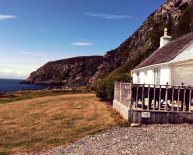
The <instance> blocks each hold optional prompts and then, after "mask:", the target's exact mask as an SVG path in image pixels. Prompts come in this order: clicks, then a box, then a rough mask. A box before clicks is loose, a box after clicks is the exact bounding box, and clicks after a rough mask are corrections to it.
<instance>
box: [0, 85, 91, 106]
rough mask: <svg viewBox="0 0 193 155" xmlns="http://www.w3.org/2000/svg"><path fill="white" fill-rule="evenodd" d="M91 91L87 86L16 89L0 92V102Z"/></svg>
mask: <svg viewBox="0 0 193 155" xmlns="http://www.w3.org/2000/svg"><path fill="white" fill-rule="evenodd" d="M89 92H92V91H91V90H90V89H89V88H87V87H80V88H72V89H66V90H60V89H58V90H57V89H56V90H37V91H33V90H28V91H18V92H12V93H5V94H0V104H4V103H9V102H14V101H19V100H26V99H33V98H37V97H44V96H56V95H64V94H76V93H79V94H80V93H83V94H84V93H89Z"/></svg>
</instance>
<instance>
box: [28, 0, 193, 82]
mask: <svg viewBox="0 0 193 155" xmlns="http://www.w3.org/2000/svg"><path fill="white" fill-rule="evenodd" d="M192 5H193V1H192V0H166V1H165V3H164V4H163V5H161V6H160V8H158V10H156V11H155V12H154V13H152V14H151V15H150V16H149V17H148V18H147V19H146V20H145V21H144V23H143V24H142V25H141V26H140V28H139V29H138V30H136V32H135V33H134V34H133V35H132V36H131V37H129V38H128V39H127V40H125V41H124V42H123V43H122V44H121V45H120V46H119V47H118V48H116V49H114V50H111V51H109V52H107V53H106V54H105V55H104V56H103V57H100V56H99V57H79V58H71V59H65V60H60V61H55V62H50V63H48V64H46V65H44V66H43V67H41V68H40V69H38V70H37V71H36V72H34V73H32V74H31V75H30V77H29V78H28V79H27V80H26V81H27V82H30V83H47V84H50V83H63V84H65V85H68V86H82V85H90V84H93V83H94V82H96V80H97V79H99V78H104V77H109V76H116V75H120V74H123V73H124V72H128V73H129V72H130V70H131V69H132V68H134V67H135V66H136V65H138V64H139V63H140V62H141V61H142V60H144V59H145V58H147V57H148V56H149V55H150V54H151V53H152V52H154V51H155V50H156V49H157V48H158V47H159V41H160V37H161V36H162V35H163V29H164V27H167V28H168V29H169V34H170V35H172V37H173V38H177V37H179V36H182V35H183V34H186V33H189V32H191V31H193V7H192Z"/></svg>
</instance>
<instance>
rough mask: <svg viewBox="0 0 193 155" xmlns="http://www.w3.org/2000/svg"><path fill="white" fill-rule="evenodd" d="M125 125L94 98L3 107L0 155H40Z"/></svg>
mask: <svg viewBox="0 0 193 155" xmlns="http://www.w3.org/2000/svg"><path fill="white" fill-rule="evenodd" d="M125 124H126V121H125V120H124V119H123V118H122V117H121V116H120V115H119V114H117V112H115V111H114V110H112V108H111V107H110V106H109V105H108V104H106V103H105V102H101V101H100V100H99V99H98V98H97V97H96V95H95V94H68V95H59V96H46V97H40V98H34V99H28V100H20V101H16V102H12V103H9V104H1V105H0V126H1V128H0V139H1V141H0V154H5V155H6V154H20V153H23V152H33V151H37V152H39V151H40V152H41V151H43V150H45V149H48V148H52V147H55V146H60V145H64V144H68V143H71V142H74V141H77V140H79V139H80V138H83V137H85V136H86V135H90V134H94V133H97V132H99V131H102V130H105V129H108V128H112V127H114V126H117V125H121V126H122V125H125ZM40 154H41V153H40Z"/></svg>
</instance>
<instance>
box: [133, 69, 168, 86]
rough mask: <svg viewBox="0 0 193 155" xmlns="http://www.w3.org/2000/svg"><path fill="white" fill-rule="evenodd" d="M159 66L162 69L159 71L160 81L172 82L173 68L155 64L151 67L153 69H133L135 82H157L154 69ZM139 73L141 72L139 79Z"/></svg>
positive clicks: (162, 82)
mask: <svg viewBox="0 0 193 155" xmlns="http://www.w3.org/2000/svg"><path fill="white" fill-rule="evenodd" d="M155 68H158V69H159V70H160V73H159V76H160V77H159V83H158V84H161V85H166V83H168V84H171V70H170V67H169V66H162V67H160V66H155V67H151V69H150V68H149V69H148V68H147V69H143V70H141V71H133V83H134V84H144V83H146V84H156V83H155V81H154V69H155ZM137 74H139V79H140V80H139V81H138V78H137Z"/></svg>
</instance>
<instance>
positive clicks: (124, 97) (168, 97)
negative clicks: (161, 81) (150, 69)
mask: <svg viewBox="0 0 193 155" xmlns="http://www.w3.org/2000/svg"><path fill="white" fill-rule="evenodd" d="M192 90H193V87H191V86H185V85H179V86H171V85H150V84H131V83H118V82H116V83H115V88H114V91H115V92H114V101H113V107H114V108H115V109H116V110H117V111H118V112H120V113H121V115H122V116H123V117H124V118H125V119H128V121H129V122H131V123H142V124H165V123H178V124H179V123H193V106H192V96H193V91H192Z"/></svg>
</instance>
